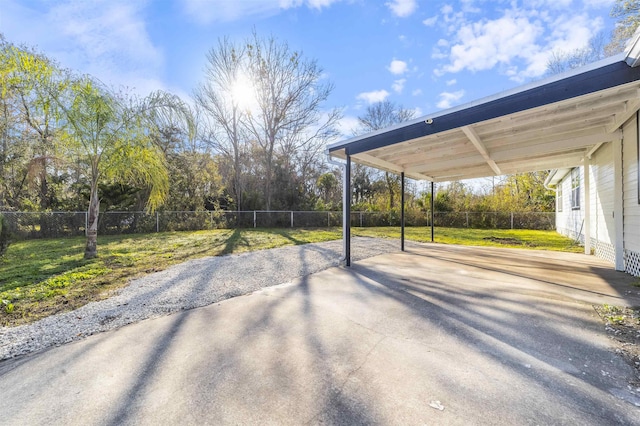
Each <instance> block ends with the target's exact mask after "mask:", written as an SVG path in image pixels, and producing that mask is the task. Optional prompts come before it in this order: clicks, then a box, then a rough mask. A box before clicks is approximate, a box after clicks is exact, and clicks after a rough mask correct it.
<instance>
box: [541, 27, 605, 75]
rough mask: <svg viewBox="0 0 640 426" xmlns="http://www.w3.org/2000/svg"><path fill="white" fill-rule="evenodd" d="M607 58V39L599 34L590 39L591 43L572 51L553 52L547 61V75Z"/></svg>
mask: <svg viewBox="0 0 640 426" xmlns="http://www.w3.org/2000/svg"><path fill="white" fill-rule="evenodd" d="M606 56H607V53H606V52H605V37H604V35H603V34H602V33H598V34H596V35H595V36H593V37H591V39H589V43H588V44H587V45H586V46H585V47H583V48H581V49H575V50H572V51H564V50H556V51H553V52H551V55H550V56H549V59H548V60H547V72H546V74H547V75H553V74H560V73H562V72H565V71H569V70H571V69H574V68H579V67H581V66H584V65H587V64H590V63H592V62H596V61H599V60H600V59H603V58H605V57H606Z"/></svg>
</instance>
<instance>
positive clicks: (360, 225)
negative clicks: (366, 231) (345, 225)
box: [360, 212, 362, 228]
mask: <svg viewBox="0 0 640 426" xmlns="http://www.w3.org/2000/svg"><path fill="white" fill-rule="evenodd" d="M360 228H362V212H360Z"/></svg>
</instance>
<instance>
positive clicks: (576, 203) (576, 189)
mask: <svg viewBox="0 0 640 426" xmlns="http://www.w3.org/2000/svg"><path fill="white" fill-rule="evenodd" d="M571 208H572V209H573V210H579V209H580V168H579V167H576V168H575V169H573V170H571Z"/></svg>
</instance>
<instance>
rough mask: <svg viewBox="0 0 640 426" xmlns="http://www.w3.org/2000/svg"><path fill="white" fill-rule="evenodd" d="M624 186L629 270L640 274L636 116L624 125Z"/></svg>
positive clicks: (627, 265)
mask: <svg viewBox="0 0 640 426" xmlns="http://www.w3.org/2000/svg"><path fill="white" fill-rule="evenodd" d="M623 135H624V136H623V138H624V139H623V142H622V188H623V204H624V249H625V267H626V270H627V272H630V273H632V274H633V275H636V276H640V266H639V265H638V263H639V262H640V205H639V204H638V132H637V122H636V118H635V117H634V118H632V119H631V120H629V121H628V122H627V123H625V125H624V126H623Z"/></svg>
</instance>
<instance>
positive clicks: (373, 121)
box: [358, 101, 415, 209]
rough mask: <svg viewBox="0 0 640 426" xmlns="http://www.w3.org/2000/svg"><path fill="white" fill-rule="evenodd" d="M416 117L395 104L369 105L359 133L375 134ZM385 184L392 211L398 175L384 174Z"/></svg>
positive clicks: (361, 121)
mask: <svg viewBox="0 0 640 426" xmlns="http://www.w3.org/2000/svg"><path fill="white" fill-rule="evenodd" d="M414 115H415V112H414V111H413V110H409V109H405V108H403V107H402V106H400V105H396V104H394V103H393V102H390V101H383V102H377V103H375V104H373V105H369V106H368V107H367V109H366V111H365V113H364V115H362V116H360V117H358V122H359V123H360V129H359V130H360V132H359V133H364V132H373V131H375V130H379V129H383V128H385V127H389V126H392V125H394V124H398V123H402V122H403V121H407V120H410V119H412V118H413V117H414ZM384 182H385V185H386V187H387V192H388V193H389V208H390V209H392V208H394V206H395V197H394V194H395V193H396V191H397V190H398V187H399V186H400V182H399V178H398V176H397V175H394V174H392V173H389V172H384Z"/></svg>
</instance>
